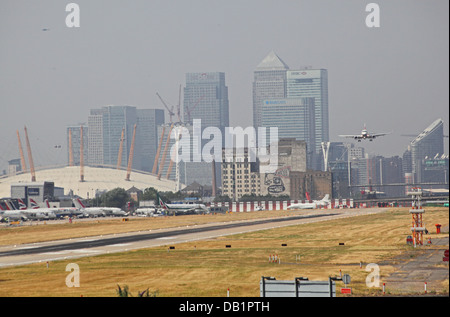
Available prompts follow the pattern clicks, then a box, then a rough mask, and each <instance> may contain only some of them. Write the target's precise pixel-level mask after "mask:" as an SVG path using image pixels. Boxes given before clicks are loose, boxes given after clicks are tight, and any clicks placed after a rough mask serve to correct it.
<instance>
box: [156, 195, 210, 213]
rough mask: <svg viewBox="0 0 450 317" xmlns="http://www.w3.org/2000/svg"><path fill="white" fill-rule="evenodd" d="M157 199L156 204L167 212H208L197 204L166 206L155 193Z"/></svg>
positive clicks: (204, 207) (202, 205)
mask: <svg viewBox="0 0 450 317" xmlns="http://www.w3.org/2000/svg"><path fill="white" fill-rule="evenodd" d="M156 196H157V198H158V204H159V205H160V206H161V208H163V209H165V210H166V211H167V212H170V211H172V212H175V213H176V214H177V213H178V214H188V213H191V212H195V211H204V212H209V210H208V209H207V208H206V206H205V205H204V204H197V203H187V204H166V203H165V202H164V201H163V200H162V199H161V197H160V196H159V194H158V193H156Z"/></svg>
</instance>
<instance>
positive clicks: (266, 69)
mask: <svg viewBox="0 0 450 317" xmlns="http://www.w3.org/2000/svg"><path fill="white" fill-rule="evenodd" d="M302 98H311V99H312V101H309V102H307V103H305V102H304V101H303V103H302V104H303V106H301V105H300V104H298V100H301V99H302ZM282 100H284V102H285V104H284V106H287V105H290V107H284V108H283V107H280V102H282ZM289 100H290V101H289ZM296 100H297V101H296ZM296 102H297V106H294V104H295V103H296ZM311 105H313V108H314V109H313V111H311V110H310V106H311ZM271 107H273V109H271ZM282 108H283V109H282ZM288 108H289V109H288ZM275 110H278V111H275ZM280 111H281V112H280ZM300 112H301V113H300ZM294 118H297V119H298V122H294V121H293V119H294ZM263 121H264V122H263ZM289 121H291V122H292V124H291V125H289V127H288V125H287V122H289ZM253 124H254V126H255V127H260V126H265V127H269V126H278V127H279V132H278V135H279V137H280V138H283V137H295V138H296V139H297V140H304V141H306V142H307V146H308V153H309V155H308V158H309V160H310V161H309V162H308V166H309V167H310V168H313V169H321V166H322V165H323V162H322V160H321V159H320V158H321V154H322V151H321V146H322V142H328V141H329V123H328V73H327V70H326V69H311V68H305V69H301V70H289V67H288V66H287V65H286V63H285V62H283V61H282V60H281V59H280V58H279V57H278V56H277V55H276V54H275V53H274V52H273V51H272V52H270V54H269V55H268V56H267V57H266V58H264V60H263V61H262V62H261V63H260V64H259V65H258V66H257V67H256V70H255V72H254V82H253ZM268 124H269V125H268ZM311 129H313V130H314V132H311ZM312 138H313V139H312Z"/></svg>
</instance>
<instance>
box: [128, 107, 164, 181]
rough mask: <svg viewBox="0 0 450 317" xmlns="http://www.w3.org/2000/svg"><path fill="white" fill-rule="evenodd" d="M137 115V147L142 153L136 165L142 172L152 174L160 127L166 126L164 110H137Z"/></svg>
mask: <svg viewBox="0 0 450 317" xmlns="http://www.w3.org/2000/svg"><path fill="white" fill-rule="evenodd" d="M136 115H137V116H136V117H137V129H136V146H138V147H139V149H140V153H141V155H140V156H139V157H137V160H138V161H137V162H136V163H138V166H140V170H142V171H146V172H151V171H152V168H153V163H154V161H155V156H156V149H157V147H158V126H159V125H161V124H164V110H162V109H136ZM133 160H134V159H133Z"/></svg>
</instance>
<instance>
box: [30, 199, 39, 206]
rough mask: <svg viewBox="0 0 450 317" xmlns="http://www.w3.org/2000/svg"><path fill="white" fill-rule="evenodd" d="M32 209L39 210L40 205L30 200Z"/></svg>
mask: <svg viewBox="0 0 450 317" xmlns="http://www.w3.org/2000/svg"><path fill="white" fill-rule="evenodd" d="M30 208H31V209H39V205H38V204H37V202H35V201H34V199H33V198H30Z"/></svg>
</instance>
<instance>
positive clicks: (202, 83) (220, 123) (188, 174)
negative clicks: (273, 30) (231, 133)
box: [179, 72, 230, 185]
mask: <svg viewBox="0 0 450 317" xmlns="http://www.w3.org/2000/svg"><path fill="white" fill-rule="evenodd" d="M183 112H184V123H185V124H186V125H188V130H189V129H192V126H193V124H194V120H196V119H197V120H201V132H200V133H202V132H203V129H204V128H206V127H216V128H218V129H220V131H221V132H222V142H223V141H224V132H225V127H228V126H229V122H230V119H229V101H228V87H227V86H226V83H225V73H222V72H209V73H187V74H186V87H185V88H184V102H183ZM190 131H191V135H192V130H190ZM207 142H208V140H200V143H199V146H200V149H202V148H203V145H204V144H205V143H207ZM191 145H192V146H193V142H192V143H191ZM193 153H194V152H193V151H191V160H190V161H189V162H186V161H181V162H180V166H179V171H182V172H181V173H182V175H180V181H181V182H184V183H185V184H187V185H189V184H191V183H193V182H197V183H199V184H201V185H212V180H213V177H212V166H211V163H208V162H205V161H204V158H202V161H201V162H196V161H195V160H194V158H193ZM181 165H182V166H181ZM216 180H217V182H220V162H216Z"/></svg>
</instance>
